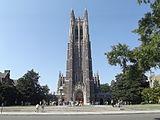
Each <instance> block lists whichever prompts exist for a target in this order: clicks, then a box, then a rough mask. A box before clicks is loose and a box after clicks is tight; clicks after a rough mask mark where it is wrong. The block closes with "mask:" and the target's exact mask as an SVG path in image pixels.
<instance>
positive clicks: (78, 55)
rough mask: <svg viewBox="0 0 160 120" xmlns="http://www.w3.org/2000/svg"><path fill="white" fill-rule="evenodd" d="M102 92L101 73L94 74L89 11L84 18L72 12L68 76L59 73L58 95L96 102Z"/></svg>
mask: <svg viewBox="0 0 160 120" xmlns="http://www.w3.org/2000/svg"><path fill="white" fill-rule="evenodd" d="M99 92H100V80H99V75H98V74H96V75H94V76H93V73H92V57H91V43H90V38H89V26H88V12H87V10H85V13H84V17H83V18H80V17H78V18H76V17H75V15H74V11H73V10H71V14H70V30H69V41H68V49H67V67H66V76H64V75H63V74H62V73H59V80H58V87H57V97H58V99H59V100H62V101H79V100H82V101H83V103H84V104H90V103H91V102H95V100H96V99H97V98H96V96H97V94H98V93H99Z"/></svg>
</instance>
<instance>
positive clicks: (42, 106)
mask: <svg viewBox="0 0 160 120" xmlns="http://www.w3.org/2000/svg"><path fill="white" fill-rule="evenodd" d="M44 105H45V104H44V103H42V105H41V108H42V112H44Z"/></svg>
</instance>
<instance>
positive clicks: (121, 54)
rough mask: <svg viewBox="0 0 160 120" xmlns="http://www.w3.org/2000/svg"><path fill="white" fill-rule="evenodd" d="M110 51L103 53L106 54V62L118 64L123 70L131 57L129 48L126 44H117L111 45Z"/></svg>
mask: <svg viewBox="0 0 160 120" xmlns="http://www.w3.org/2000/svg"><path fill="white" fill-rule="evenodd" d="M111 48H112V51H111V52H108V53H105V55H106V56H107V59H108V62H109V64H111V65H115V66H117V65H120V67H121V68H122V69H123V71H125V69H126V67H127V62H129V60H130V58H131V54H132V53H131V50H130V49H129V48H128V46H127V45H126V44H120V43H119V44H118V45H115V46H111Z"/></svg>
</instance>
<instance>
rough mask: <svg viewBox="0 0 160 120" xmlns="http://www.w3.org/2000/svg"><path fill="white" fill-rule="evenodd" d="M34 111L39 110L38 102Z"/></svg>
mask: <svg viewBox="0 0 160 120" xmlns="http://www.w3.org/2000/svg"><path fill="white" fill-rule="evenodd" d="M36 112H39V104H37V105H36Z"/></svg>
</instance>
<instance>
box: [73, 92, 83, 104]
mask: <svg viewBox="0 0 160 120" xmlns="http://www.w3.org/2000/svg"><path fill="white" fill-rule="evenodd" d="M75 100H76V101H83V92H82V91H81V90H78V91H77V92H76V94H75Z"/></svg>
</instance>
